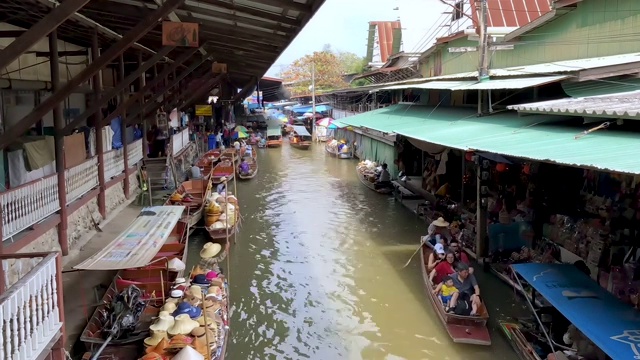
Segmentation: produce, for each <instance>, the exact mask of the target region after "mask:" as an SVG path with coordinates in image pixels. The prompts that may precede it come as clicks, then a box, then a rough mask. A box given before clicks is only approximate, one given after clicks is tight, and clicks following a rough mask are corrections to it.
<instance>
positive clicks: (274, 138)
mask: <svg viewBox="0 0 640 360" xmlns="http://www.w3.org/2000/svg"><path fill="white" fill-rule="evenodd" d="M280 146H282V130H281V129H280V128H279V127H277V128H269V129H267V147H268V148H276V147H280Z"/></svg>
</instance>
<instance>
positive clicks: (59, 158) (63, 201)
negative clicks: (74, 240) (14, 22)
mask: <svg viewBox="0 0 640 360" xmlns="http://www.w3.org/2000/svg"><path fill="white" fill-rule="evenodd" d="M49 65H50V72H51V87H52V90H53V92H56V91H58V90H59V89H60V64H59V59H58V32H57V30H55V29H54V30H53V31H52V32H51V34H49ZM64 125H65V123H64V116H63V115H62V106H61V104H60V103H58V104H56V106H54V107H53V127H54V141H55V155H56V172H57V174H58V200H59V201H60V223H59V224H58V243H59V244H60V250H61V251H62V255H63V256H66V255H68V254H69V239H68V238H67V222H68V214H67V183H66V176H65V164H64V132H63V131H64Z"/></svg>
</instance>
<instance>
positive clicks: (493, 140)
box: [342, 105, 640, 174]
mask: <svg viewBox="0 0 640 360" xmlns="http://www.w3.org/2000/svg"><path fill="white" fill-rule="evenodd" d="M342 121H343V122H345V123H349V124H350V125H352V126H358V127H365V128H369V129H373V130H378V131H382V132H388V133H392V132H393V133H397V134H400V135H403V136H406V137H409V138H414V139H418V140H422V141H425V142H429V143H433V144H438V145H442V146H447V147H450V148H455V149H461V150H479V151H486V152H491V153H495V154H502V155H507V156H514V157H519V158H524V159H531V160H537V161H545V162H553V163H558V164H564V165H569V166H577V167H587V168H596V169H602V170H609V171H614V172H621V173H628V174H640V157H638V156H637V153H638V149H640V137H638V136H637V135H636V134H634V133H631V132H622V131H614V130H601V131H595V132H593V133H591V134H589V135H586V136H583V137H580V138H577V139H576V138H575V137H576V135H579V134H581V133H582V132H583V131H585V130H587V129H590V128H593V127H594V126H595V125H594V124H587V125H583V124H582V119H578V118H573V119H569V120H568V119H567V118H564V117H559V116H551V115H532V116H523V117H519V116H518V115H517V113H515V112H503V113H499V114H495V115H490V116H484V117H480V118H478V117H476V113H475V111H474V110H473V109H465V108H446V107H437V108H435V109H434V108H433V107H426V106H418V105H395V106H390V107H387V108H384V109H378V110H374V111H370V112H367V113H363V114H360V115H355V116H352V117H348V118H345V119H342Z"/></svg>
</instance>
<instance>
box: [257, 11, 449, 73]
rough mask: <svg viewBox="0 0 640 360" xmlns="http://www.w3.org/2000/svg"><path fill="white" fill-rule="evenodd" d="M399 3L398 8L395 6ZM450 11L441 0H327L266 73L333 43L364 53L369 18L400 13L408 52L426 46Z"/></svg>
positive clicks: (338, 47) (335, 46)
mask: <svg viewBox="0 0 640 360" xmlns="http://www.w3.org/2000/svg"><path fill="white" fill-rule="evenodd" d="M395 7H398V8H399V10H393V9H394V8H395ZM445 11H447V7H446V6H445V5H443V4H442V3H441V2H440V1H439V0H326V1H325V3H324V5H322V7H321V8H320V10H318V12H316V14H315V15H314V17H313V18H312V19H311V21H309V22H308V23H307V25H306V26H305V27H304V28H303V29H302V31H301V32H300V33H299V34H298V36H297V37H296V38H295V39H294V40H293V42H292V43H291V45H289V47H288V48H287V49H286V50H285V51H284V52H283V53H282V55H280V57H279V58H278V60H276V62H275V63H274V64H273V66H271V68H270V69H269V71H268V72H267V76H277V75H278V74H279V73H280V71H281V70H282V69H283V68H284V67H286V66H287V65H289V64H291V63H292V62H293V61H294V60H296V59H298V58H300V57H303V56H304V55H307V54H310V53H313V52H314V51H320V50H322V48H323V46H324V45H325V44H331V48H332V49H333V50H335V51H350V52H353V53H355V54H357V55H359V56H364V55H365V54H366V51H367V35H368V30H369V21H390V20H397V19H398V17H400V21H401V22H402V28H403V31H402V42H403V48H402V49H403V50H404V51H405V52H416V51H418V50H426V49H427V48H428V46H427V45H428V44H425V40H427V38H426V37H425V34H426V33H427V31H428V30H430V29H432V25H433V23H434V22H436V21H437V20H438V18H440V17H441V16H442V13H443V12H445Z"/></svg>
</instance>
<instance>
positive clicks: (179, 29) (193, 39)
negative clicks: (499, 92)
mask: <svg viewBox="0 0 640 360" xmlns="http://www.w3.org/2000/svg"><path fill="white" fill-rule="evenodd" d="M199 42H200V41H199V37H198V24H197V23H186V22H172V21H163V22H162V46H183V47H198V46H199Z"/></svg>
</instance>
